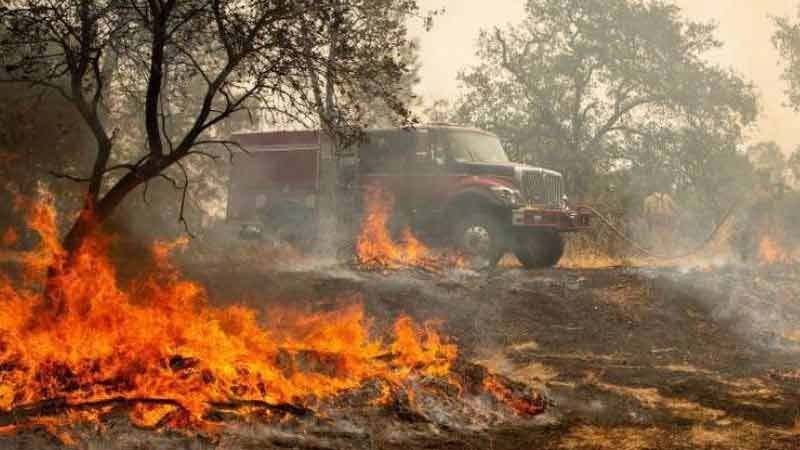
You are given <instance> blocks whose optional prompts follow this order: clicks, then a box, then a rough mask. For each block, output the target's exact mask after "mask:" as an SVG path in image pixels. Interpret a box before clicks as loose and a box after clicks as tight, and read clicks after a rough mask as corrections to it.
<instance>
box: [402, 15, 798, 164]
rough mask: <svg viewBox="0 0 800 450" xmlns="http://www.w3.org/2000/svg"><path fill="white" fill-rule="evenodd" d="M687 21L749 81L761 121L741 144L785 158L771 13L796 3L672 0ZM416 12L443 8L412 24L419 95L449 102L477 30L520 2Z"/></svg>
mask: <svg viewBox="0 0 800 450" xmlns="http://www.w3.org/2000/svg"><path fill="white" fill-rule="evenodd" d="M673 1H674V2H675V3H676V4H677V5H678V6H680V7H681V8H682V9H683V11H684V15H685V16H686V17H687V18H689V19H692V20H701V21H714V22H715V23H717V25H718V30H717V37H718V38H719V39H720V40H721V41H722V42H723V43H724V47H723V48H722V49H720V50H719V51H716V52H714V53H713V54H709V58H710V59H711V61H712V62H714V63H716V64H720V65H723V66H726V67H732V68H733V69H734V70H736V71H737V72H738V73H739V74H740V75H742V76H743V77H744V78H745V79H746V80H749V81H751V82H752V83H754V84H755V86H756V90H757V92H758V94H759V96H760V107H761V117H760V118H759V122H758V124H757V126H756V129H755V130H753V131H752V132H751V133H750V136H749V137H748V142H750V143H754V142H758V141H764V140H774V141H776V142H777V143H778V144H779V145H780V146H781V147H782V148H783V150H784V152H786V153H790V152H791V151H793V150H794V149H795V148H797V147H798V146H800V114H798V113H794V112H793V111H792V110H791V109H790V108H786V107H785V106H784V103H785V102H786V97H785V95H784V89H785V87H786V86H785V83H784V82H783V81H782V80H781V78H780V74H781V68H780V66H779V62H780V60H779V56H778V53H777V51H776V50H775V48H774V47H773V45H772V42H771V40H770V39H771V36H772V32H773V25H772V20H771V18H770V16H796V14H797V11H798V8H800V0H673ZM418 3H419V4H420V6H421V7H422V9H423V10H433V9H440V8H445V12H444V14H442V15H440V16H438V17H436V19H435V22H434V27H433V30H431V31H429V32H425V31H423V30H422V29H421V27H418V26H415V27H414V28H413V34H414V35H415V36H416V37H418V38H419V41H420V45H421V52H420V53H421V54H420V57H421V58H420V60H421V61H420V62H421V64H422V67H421V71H420V76H421V83H420V86H419V89H418V93H419V94H420V95H421V96H422V98H423V100H425V101H426V102H427V103H429V102H430V101H431V100H432V99H439V98H445V99H453V98H455V97H456V96H457V95H458V93H459V86H458V82H457V80H456V77H457V75H458V72H459V70H461V69H463V68H465V67H468V66H470V65H473V64H476V63H477V62H478V60H477V58H476V57H475V50H476V40H477V37H478V33H479V32H480V30H481V29H490V28H492V27H495V26H503V25H505V24H509V23H517V22H520V21H521V20H522V18H523V15H524V0H488V1H487V0H419V1H418Z"/></svg>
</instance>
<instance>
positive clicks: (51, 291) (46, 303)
mask: <svg viewBox="0 0 800 450" xmlns="http://www.w3.org/2000/svg"><path fill="white" fill-rule="evenodd" d="M149 178H152V177H144V176H142V175H141V174H137V173H134V172H130V173H128V174H127V175H126V176H124V177H123V178H122V179H121V180H119V181H118V182H117V184H115V185H114V187H112V188H111V190H109V191H108V192H107V193H106V195H105V196H103V199H102V200H100V201H99V202H97V204H96V205H95V203H94V202H93V201H91V200H87V201H86V202H85V203H84V206H83V209H82V210H81V213H80V214H79V216H78V219H77V220H75V223H73V224H72V228H70V230H69V232H67V234H66V235H65V236H64V238H63V241H62V247H63V249H64V252H65V253H64V255H63V259H62V260H61V261H58V262H57V263H56V264H55V265H53V266H51V267H50V268H49V269H48V271H47V280H46V284H45V287H44V295H43V298H42V302H41V303H40V304H39V305H38V306H37V307H36V311H35V313H34V315H33V317H34V318H35V320H36V322H34V323H32V324H31V327H32V328H40V327H46V326H47V324H49V323H52V322H53V321H55V320H58V319H59V318H60V317H62V316H63V315H64V314H66V313H67V304H66V302H65V300H64V297H63V291H62V287H61V286H60V284H59V281H60V280H59V278H60V276H61V275H62V274H63V273H64V272H66V271H69V270H70V268H71V266H72V265H73V264H74V263H75V257H76V256H77V253H78V251H79V250H80V249H81V247H82V246H83V244H84V243H85V242H86V241H87V239H90V238H91V237H92V236H93V235H95V234H96V233H97V231H98V230H99V228H100V227H101V225H102V224H103V222H105V220H106V219H108V218H109V217H110V216H111V214H112V213H113V212H114V211H115V210H116V208H117V207H118V206H119V205H120V204H121V203H122V200H123V199H124V198H125V196H127V195H128V194H129V193H130V192H131V191H133V190H134V189H136V188H137V187H138V186H139V185H141V184H142V183H144V182H145V181H146V180H147V179H149Z"/></svg>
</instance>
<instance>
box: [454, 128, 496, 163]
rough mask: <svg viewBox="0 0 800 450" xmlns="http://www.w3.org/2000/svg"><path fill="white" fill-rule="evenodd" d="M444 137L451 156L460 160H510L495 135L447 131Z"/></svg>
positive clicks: (494, 161) (490, 161)
mask: <svg viewBox="0 0 800 450" xmlns="http://www.w3.org/2000/svg"><path fill="white" fill-rule="evenodd" d="M443 138H444V141H445V147H446V148H447V149H448V153H449V155H450V157H451V158H453V159H454V160H456V161H458V162H485V163H505V162H509V160H508V155H506V152H505V150H503V146H502V145H500V140H499V139H497V137H495V136H492V135H489V134H483V133H476V132H473V131H445V132H444V133H443Z"/></svg>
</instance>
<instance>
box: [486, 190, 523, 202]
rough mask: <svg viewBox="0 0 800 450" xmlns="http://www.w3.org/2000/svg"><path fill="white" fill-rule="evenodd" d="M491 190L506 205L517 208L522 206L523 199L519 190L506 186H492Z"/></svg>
mask: <svg viewBox="0 0 800 450" xmlns="http://www.w3.org/2000/svg"><path fill="white" fill-rule="evenodd" d="M490 189H491V190H492V193H493V194H494V195H495V197H497V199H498V200H500V201H501V202H503V203H505V204H506V205H508V206H517V205H519V204H520V200H521V197H520V192H519V191H518V190H516V189H511V188H509V187H505V186H492V187H491V188H490Z"/></svg>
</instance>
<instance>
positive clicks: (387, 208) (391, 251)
mask: <svg viewBox="0 0 800 450" xmlns="http://www.w3.org/2000/svg"><path fill="white" fill-rule="evenodd" d="M364 208H365V214H364V218H363V220H362V223H361V231H360V233H359V236H358V241H357V242H356V256H357V258H358V262H359V263H360V264H361V265H363V266H366V267H371V268H381V269H397V268H400V267H425V268H437V267H441V266H444V265H449V266H454V267H463V266H464V261H463V258H462V257H461V256H459V255H434V254H433V252H432V251H431V250H430V249H429V248H428V247H426V246H425V244H423V243H422V242H421V241H420V240H419V239H417V237H416V236H415V235H414V233H413V232H412V231H411V229H410V228H409V227H404V228H403V230H402V231H401V233H400V240H399V242H397V241H395V240H394V239H393V238H392V235H391V233H390V232H389V227H388V223H389V218H390V217H391V215H392V211H393V209H394V198H393V196H392V195H391V194H389V193H386V192H384V190H383V189H381V188H380V187H376V186H370V187H369V188H367V191H366V193H365V195H364Z"/></svg>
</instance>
